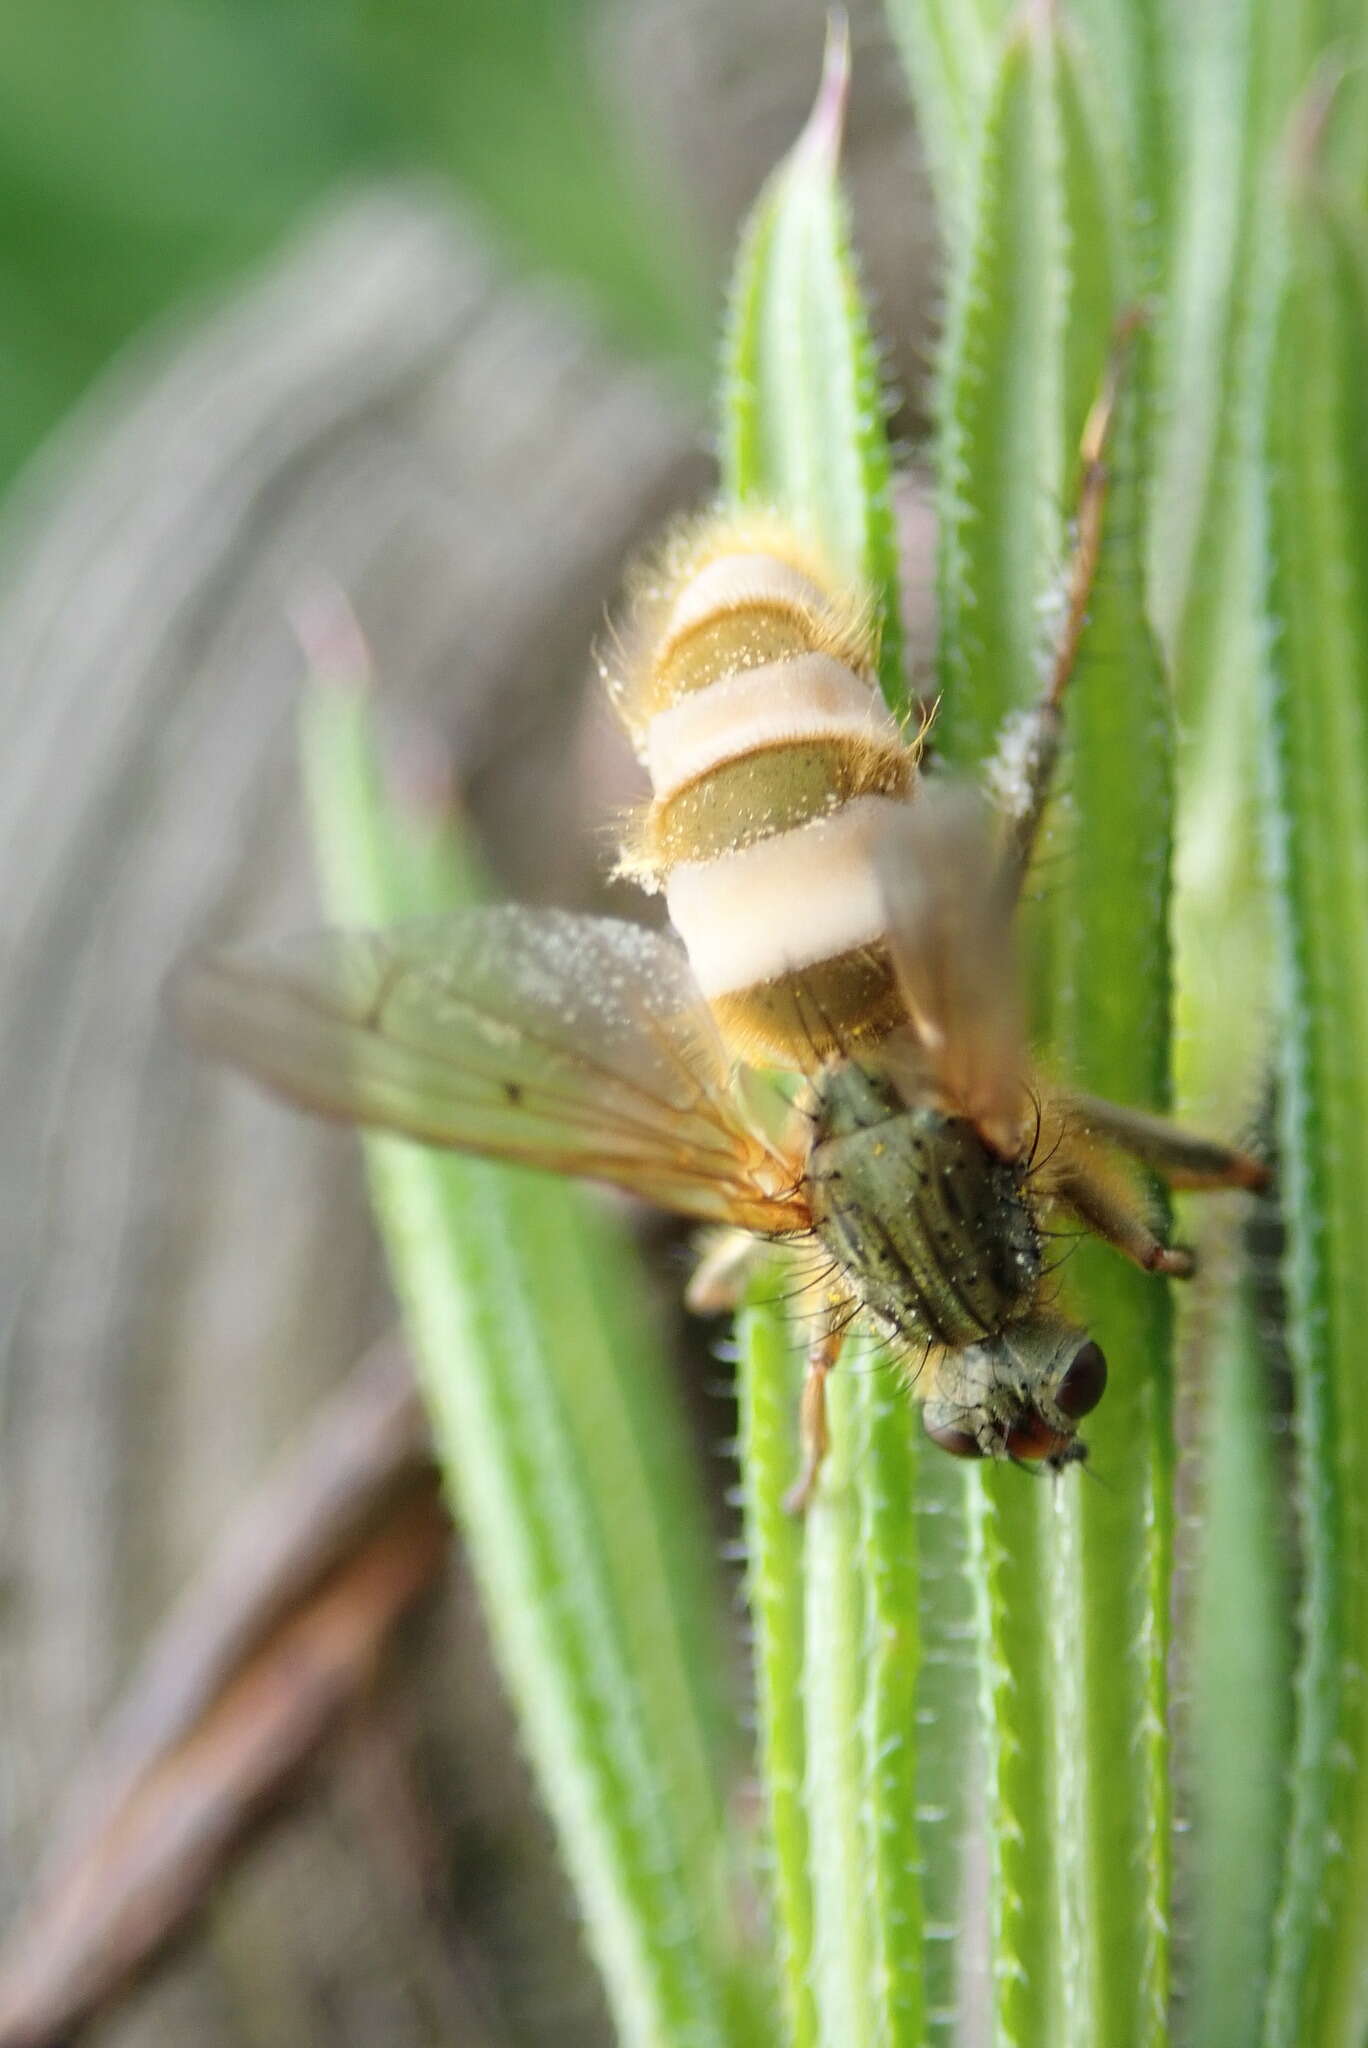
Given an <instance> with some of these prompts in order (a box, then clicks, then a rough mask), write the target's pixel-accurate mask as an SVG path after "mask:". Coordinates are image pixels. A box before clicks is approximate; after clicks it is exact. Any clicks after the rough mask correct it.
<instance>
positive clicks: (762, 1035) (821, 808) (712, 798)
mask: <svg viewBox="0 0 1368 2048" xmlns="http://www.w3.org/2000/svg"><path fill="white" fill-rule="evenodd" d="M633 642H634V649H635V651H634V652H631V651H629V656H628V659H627V661H626V663H625V667H624V670H623V672H622V674H621V675H618V676H615V677H613V678H611V679H610V683H611V687H612V690H613V695H614V699H615V702H616V704H617V706H618V709H619V711H620V713H621V715H622V718H623V720H624V722H625V724H626V725H627V728H628V730H629V732H630V733H631V735H632V737H633V740H634V742H635V744H636V747H637V750H638V752H639V753H640V755H641V758H642V760H643V762H644V763H645V765H646V768H647V770H648V772H649V774H650V778H651V789H652V796H651V801H650V802H649V804H647V805H646V806H645V808H644V809H643V811H642V812H641V813H640V815H639V816H638V817H637V818H636V819H635V820H634V823H633V827H632V830H631V832H630V834H629V837H628V840H627V843H626V845H625V847H624V849H623V855H622V862H621V866H622V869H623V871H624V872H625V873H627V874H630V875H632V876H633V877H634V878H635V879H636V880H638V881H640V882H641V883H642V884H643V885H644V886H645V887H647V888H650V889H663V890H664V892H665V896H666V900H667V902H668V905H669V910H670V916H671V918H672V920H673V922H674V925H675V928H676V930H677V931H678V932H679V935H680V937H681V938H682V939H683V941H684V944H685V945H686V947H687V948H688V951H689V957H690V961H691V963H692V966H693V969H694V972H695V974H696V975H697V977H698V980H699V984H700V986H701V987H702V989H703V992H704V994H705V995H706V996H707V997H708V1000H709V1002H710V1003H711V1005H712V1007H713V1009H714V1012H715V1013H716V1015H717V1017H718V1019H719V1022H720V1023H721V1024H722V1027H723V1029H724V1030H725V1031H726V1032H727V1034H728V1036H729V1037H730V1038H731V1039H732V1041H733V1043H734V1044H735V1045H736V1047H737V1050H738V1051H739V1052H740V1053H742V1054H743V1055H744V1056H746V1057H750V1058H753V1059H771V1060H778V1061H780V1062H781V1063H783V1064H785V1065H803V1064H807V1063H809V1062H810V1060H811V1058H812V1056H813V1055H814V1054H817V1055H825V1054H826V1053H828V1052H830V1051H832V1050H833V1049H834V1048H835V1047H836V1046H837V1045H841V1044H848V1043H850V1042H853V1041H857V1040H859V1039H861V1038H864V1037H867V1036H869V1035H871V1034H875V1033H879V1032H882V1031H884V1030H887V1029H889V1028H891V1026H892V1025H893V1024H894V1023H895V1022H897V1021H898V1019H899V1017H900V1015H901V1006H900V1004H899V1002H898V998H897V994H896V990H895V988H894V985H893V977H892V971H891V968H890V965H889V961H888V957H887V954H886V951H885V948H884V945H883V933H882V916H881V910H880V904H879V900H878V897H877V894H876V891H875V889H874V885H873V879H872V874H871V871H870V868H869V863H868V860H867V858H866V856H865V847H866V845H867V840H868V835H869V832H870V829H871V826H872V825H873V824H874V822H875V820H876V818H877V814H878V812H879V810H880V808H881V807H882V806H885V805H889V804H903V803H906V802H907V801H908V799H909V797H910V796H911V794H912V790H913V787H914V784H915V780H916V750H915V747H908V746H907V745H906V744H905V743H904V740H903V736H902V733H901V730H900V729H899V727H898V724H897V722H896V721H895V720H894V718H893V717H892V716H891V714H890V713H889V711H888V710H887V708H886V706H885V704H884V701H883V698H882V696H881V695H880V692H879V687H878V681H877V675H876V661H877V654H878V644H877V633H876V630H875V625H874V618H873V612H872V608H871V607H870V605H869V604H868V603H867V602H865V601H864V600H862V599H861V598H860V597H859V596H858V594H855V593H852V592H851V591H849V590H848V589H847V588H846V587H844V586H843V585H842V584H841V583H840V581H839V580H838V579H837V578H835V577H833V576H832V575H831V573H830V571H829V570H828V569H827V568H826V567H825V565H824V564H823V563H822V562H821V561H820V560H819V559H818V558H817V557H816V556H814V555H813V554H812V553H811V552H810V551H809V550H807V549H805V548H803V547H802V546H801V545H800V544H799V543H798V542H797V541H796V540H795V538H794V536H793V535H792V534H791V533H790V532H789V531H788V530H787V529H786V528H785V527H784V526H782V525H781V524H780V523H779V522H778V521H776V520H773V519H768V518H758V519H757V518H750V519H744V518H740V519H738V518H733V519H726V520H721V521H718V520H713V521H709V522H708V523H706V524H705V525H703V526H699V527H695V528H693V529H690V530H689V531H686V532H685V533H684V534H682V535H680V536H679V537H678V538H677V539H676V540H675V542H674V543H673V544H672V545H671V547H670V548H669V550H668V551H667V553H666V554H665V556H664V557H663V558H662V559H661V560H659V561H657V562H656V563H655V564H654V565H652V567H651V568H650V569H649V570H648V572H647V573H646V574H645V575H644V576H643V577H642V578H641V580H640V583H639V587H638V590H637V593H636V605H635V615H634V620H633Z"/></svg>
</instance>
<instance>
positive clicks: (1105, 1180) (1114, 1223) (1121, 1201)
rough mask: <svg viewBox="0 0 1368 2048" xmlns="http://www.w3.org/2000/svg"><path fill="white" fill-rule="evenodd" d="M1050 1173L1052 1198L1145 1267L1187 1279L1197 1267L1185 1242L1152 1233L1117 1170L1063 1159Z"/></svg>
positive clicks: (1173, 1276)
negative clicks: (1177, 1243) (1174, 1241)
mask: <svg viewBox="0 0 1368 2048" xmlns="http://www.w3.org/2000/svg"><path fill="white" fill-rule="evenodd" d="M1052 1178H1053V1181H1054V1190H1053V1191H1054V1195H1055V1198H1056V1200H1058V1201H1060V1202H1062V1203H1063V1204H1064V1206H1065V1207H1066V1208H1068V1209H1072V1211H1073V1213H1074V1215H1075V1216H1077V1218H1078V1220H1079V1222H1080V1223H1084V1224H1086V1225H1087V1227H1088V1229H1089V1230H1091V1231H1092V1232H1094V1234H1095V1235H1096V1236H1098V1237H1101V1238H1105V1240H1106V1242H1107V1243H1108V1244H1109V1245H1111V1246H1112V1247H1113V1248H1114V1249H1115V1250H1116V1251H1118V1252H1121V1253H1122V1254H1123V1255H1124V1256H1125V1257H1126V1258H1128V1259H1131V1260H1133V1261H1134V1263H1135V1264H1136V1265H1137V1266H1139V1267H1140V1268H1141V1270H1142V1271H1143V1272H1146V1273H1167V1274H1168V1275H1169V1276H1170V1277H1171V1278H1172V1279H1174V1280H1190V1279H1191V1277H1192V1275H1193V1274H1194V1273H1195V1272H1196V1270H1197V1261H1196V1260H1195V1258H1194V1257H1193V1255H1192V1253H1191V1252H1190V1251H1189V1250H1188V1249H1187V1247H1186V1246H1184V1245H1176V1244H1165V1243H1164V1242H1163V1240H1162V1239H1161V1238H1159V1237H1156V1236H1155V1234H1154V1232H1153V1230H1152V1229H1151V1228H1150V1225H1149V1222H1148V1220H1147V1218H1146V1216H1145V1211H1144V1207H1143V1204H1142V1203H1141V1200H1140V1198H1139V1196H1138V1195H1137V1194H1136V1192H1135V1190H1134V1189H1133V1188H1130V1187H1127V1186H1126V1185H1125V1183H1124V1182H1123V1180H1122V1179H1121V1176H1120V1175H1119V1173H1117V1172H1116V1171H1115V1170H1112V1171H1108V1170H1107V1168H1106V1167H1105V1166H1103V1165H1102V1164H1101V1163H1100V1162H1098V1163H1094V1162H1091V1161H1085V1160H1084V1159H1081V1158H1080V1159H1078V1160H1076V1161H1075V1160H1070V1161H1069V1162H1067V1163H1061V1164H1060V1166H1059V1169H1058V1171H1057V1172H1056V1173H1055V1174H1054V1175H1053V1177H1052Z"/></svg>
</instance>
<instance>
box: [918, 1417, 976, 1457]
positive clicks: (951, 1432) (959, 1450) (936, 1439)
mask: <svg viewBox="0 0 1368 2048" xmlns="http://www.w3.org/2000/svg"><path fill="white" fill-rule="evenodd" d="M923 1419H924V1418H923ZM925 1427H926V1434H927V1435H928V1436H929V1437H930V1439H931V1441H932V1443H933V1444H939V1445H940V1448H941V1449H942V1450H943V1451H949V1453H950V1455H951V1457H952V1458H981V1457H982V1456H983V1446H982V1445H981V1444H980V1442H979V1440H978V1438H977V1437H976V1436H975V1435H974V1434H973V1433H972V1431H970V1430H967V1429H959V1428H957V1427H956V1425H955V1424H954V1423H953V1422H927V1423H926V1425H925Z"/></svg>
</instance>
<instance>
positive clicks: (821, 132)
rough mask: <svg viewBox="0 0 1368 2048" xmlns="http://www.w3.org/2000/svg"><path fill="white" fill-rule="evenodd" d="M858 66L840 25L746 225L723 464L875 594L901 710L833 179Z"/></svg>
mask: <svg viewBox="0 0 1368 2048" xmlns="http://www.w3.org/2000/svg"><path fill="white" fill-rule="evenodd" d="M849 65H850V52H849V47H848V43H847V41H846V37H845V32H844V30H843V29H833V31H832V35H831V38H830V41H829V44H828V48H827V58H826V66H825V70H824V72H823V77H822V84H821V89H820V91H819V93H818V96H817V101H816V104H815V106H814V107H813V110H812V115H811V118H810V119H809V121H808V124H807V127H806V128H805V129H804V131H803V134H802V135H801V137H800V138H799V140H798V143H797V145H796V146H795V148H794V149H793V151H792V152H791V153H790V155H789V156H788V157H786V158H785V160H784V162H783V163H782V164H781V165H780V166H779V168H778V170H777V171H776V172H775V173H774V176H773V177H772V178H771V180H770V182H769V184H768V185H767V186H766V188H765V190H764V191H763V192H762V193H761V195H760V198H759V200H758V202H757V204H756V208H755V211H754V213H753V215H752V216H751V219H750V221H749V223H748V225H747V229H746V233H745V238H744V240H743V243H742V247H741V253H740V256H739V258H738V262H737V268H736V275H735V277H734V279H733V283H732V295H731V318H730V328H729V334H728V340H727V349H726V356H725V360H724V364H723V381H722V468H723V477H724V481H725V485H726V489H727V491H728V493H729V494H730V496H731V497H733V498H735V499H738V500H742V501H745V500H761V501H763V502H765V503H767V504H771V505H774V506H776V507H777V508H778V509H779V510H780V511H781V512H783V513H784V514H785V515H786V516H787V517H789V518H790V519H792V520H793V522H794V524H795V525H796V526H797V527H799V528H800V529H801V530H803V531H805V532H807V533H809V534H812V535H814V536H815V537H817V538H818V539H820V540H821V542H822V543H823V545H824V546H825V547H826V548H827V550H828V551H829V553H830V555H831V557H832V559H833V560H834V561H835V562H836V564H837V565H838V566H839V567H840V568H841V569H842V570H843V571H844V572H845V573H846V574H847V575H849V576H851V577H852V578H854V579H855V581H856V582H858V583H859V584H860V585H861V586H862V587H864V588H865V589H867V590H869V592H870V593H871V594H872V596H873V597H874V599H875V601H876V603H877V605H878V608H879V612H880V615H881V618H882V622H883V629H882V645H881V650H880V658H879V677H880V681H881V682H882V684H883V690H884V695H885V696H886V697H887V699H888V701H889V703H890V705H891V706H892V708H893V710H894V711H895V712H896V713H898V714H902V713H903V712H905V711H906V709H907V685H906V680H905V678H904V676H903V669H902V639H901V626H900V610H899V603H898V555H897V543H896V537H895V534H894V529H893V510H892V496H891V489H890V484H891V466H890V459H889V449H888V436H887V434H886V432H885V427H884V400H883V390H882V383H881V378H880V371H879V362H878V355H877V352H876V350H875V346H874V341H873V337H872V335H871V333H870V329H869V323H868V320H867V317H866V314H865V310H864V306H863V302H862V300H861V297H860V289H859V281H858V277H857V274H856V267H855V259H854V255H853V252H852V249H851V243H850V235H849V228H848V224H847V220H846V210H845V201H844V197H843V195H842V192H841V186H840V180H839V177H838V160H839V156H840V148H841V133H842V127H843V124H844V120H845V106H846V96H847V92H848V89H849V83H850V79H849Z"/></svg>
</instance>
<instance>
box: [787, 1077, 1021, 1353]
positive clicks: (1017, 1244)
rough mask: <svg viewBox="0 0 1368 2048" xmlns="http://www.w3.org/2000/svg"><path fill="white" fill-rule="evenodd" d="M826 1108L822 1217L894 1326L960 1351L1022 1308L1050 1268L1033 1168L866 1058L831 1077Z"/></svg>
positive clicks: (874, 1308) (841, 1256) (816, 1180)
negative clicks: (1009, 1157) (1029, 1172)
mask: <svg viewBox="0 0 1368 2048" xmlns="http://www.w3.org/2000/svg"><path fill="white" fill-rule="evenodd" d="M814 1115H815V1132H814V1142H813V1146H812V1150H811V1153H810V1156H809V1164H808V1188H807V1193H808V1199H809V1202H810V1204H811V1208H812V1216H813V1222H814V1225H815V1228H816V1230H817V1232H818V1234H819V1236H820V1237H821V1238H822V1239H823V1241H824V1242H825V1243H826V1245H827V1246H828V1247H829V1249H830V1250H831V1252H832V1254H833V1255H834V1256H835V1257H836V1258H837V1259H838V1260H839V1261H840V1264H841V1267H842V1270H843V1272H844V1274H845V1276H846V1279H847V1282H848V1284H849V1286H850V1288H851V1290H852V1292H853V1293H854V1294H855V1295H856V1296H857V1297H858V1299H859V1301H860V1303H861V1305H862V1306H863V1307H864V1308H865V1310H866V1311H867V1312H868V1313H869V1315H870V1316H871V1317H872V1319H873V1320H874V1322H875V1323H876V1324H877V1325H878V1326H879V1327H880V1328H881V1329H882V1330H884V1331H885V1333H886V1334H887V1335H889V1336H890V1337H893V1338H895V1339H897V1340H900V1341H902V1342H905V1343H909V1344H916V1343H919V1342H920V1343H925V1342H930V1343H934V1344H943V1345H948V1346H952V1347H956V1348H958V1347H962V1346H965V1345H969V1344H974V1343H977V1342H980V1341H982V1340H983V1339H984V1338H985V1337H989V1336H992V1335H993V1334H995V1333H996V1332H997V1331H999V1330H1001V1329H1002V1328H1003V1327H1004V1325H1006V1324H1007V1323H1008V1322H1010V1321H1011V1320H1012V1319H1013V1317H1014V1316H1016V1315H1018V1314H1020V1312H1021V1310H1022V1307H1023V1306H1024V1304H1025V1303H1026V1302H1028V1301H1029V1300H1030V1299H1031V1298H1032V1297H1033V1296H1034V1294H1035V1291H1036V1288H1037V1284H1038V1281H1039V1278H1040V1270H1041V1243H1040V1236H1039V1233H1038V1231H1037V1229H1036V1227H1035V1223H1034V1220H1033V1217H1032V1212H1031V1208H1030V1205H1029V1203H1028V1201H1027V1178H1026V1173H1025V1170H1024V1168H1023V1167H1022V1166H1021V1165H1018V1164H1014V1163H1010V1162H1007V1161H1005V1160H1003V1159H1000V1158H999V1157H998V1156H997V1154H996V1153H994V1152H992V1151H991V1150H990V1149H989V1148H988V1146H986V1145H985V1144H984V1142H983V1140H982V1139H981V1138H980V1137H979V1135H978V1133H977V1131H976V1130H975V1128H974V1126H973V1125H972V1124H971V1123H969V1122H968V1121H967V1120H965V1119H964V1118H962V1117H954V1116H947V1115H946V1114H945V1113H944V1111H943V1110H940V1109H938V1108H936V1107H935V1106H934V1105H931V1104H914V1105H912V1106H910V1107H909V1106H908V1104H906V1103H905V1102H904V1101H903V1100H902V1098H901V1097H900V1096H899V1095H898V1093H897V1091H896V1089H895V1088H894V1086H893V1084H892V1083H891V1081H889V1080H888V1079H887V1077H886V1076H884V1075H882V1074H880V1073H877V1072H875V1071H873V1070H872V1069H870V1068H867V1067H864V1066H861V1065H859V1064H858V1063H856V1062H854V1061H846V1062H842V1063H840V1064H838V1065H834V1066H831V1067H829V1068H827V1069H826V1070H825V1071H824V1073H823V1074H822V1075H821V1076H820V1077H819V1079H818V1081H817V1083H816V1102H815V1109H814Z"/></svg>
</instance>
